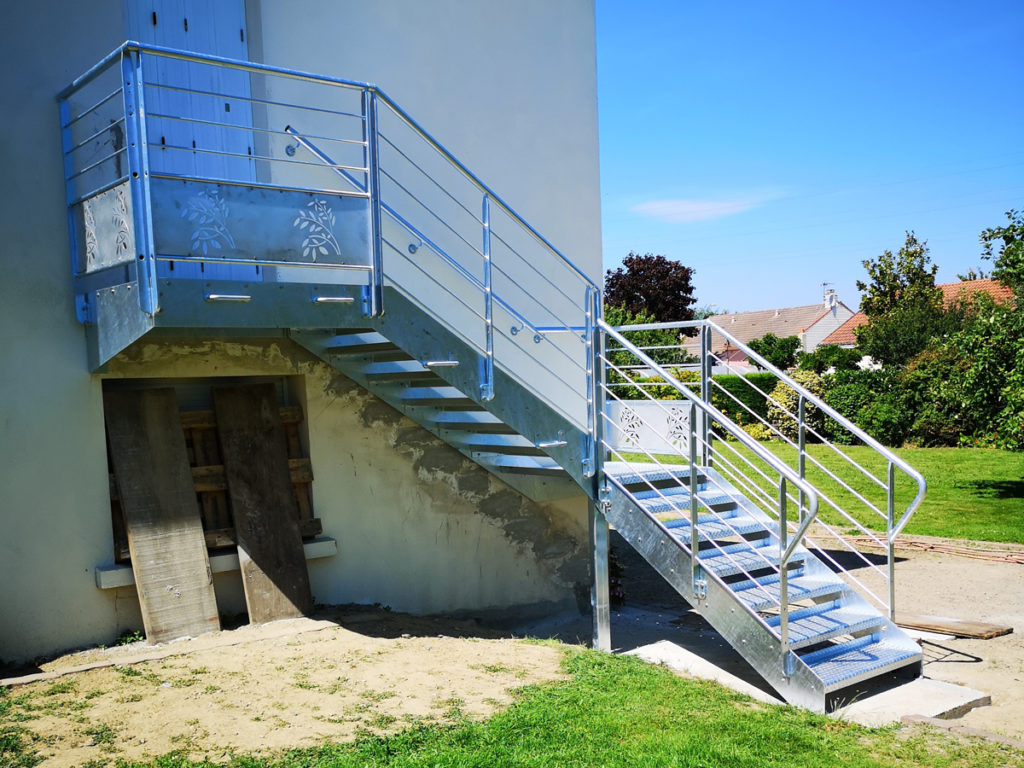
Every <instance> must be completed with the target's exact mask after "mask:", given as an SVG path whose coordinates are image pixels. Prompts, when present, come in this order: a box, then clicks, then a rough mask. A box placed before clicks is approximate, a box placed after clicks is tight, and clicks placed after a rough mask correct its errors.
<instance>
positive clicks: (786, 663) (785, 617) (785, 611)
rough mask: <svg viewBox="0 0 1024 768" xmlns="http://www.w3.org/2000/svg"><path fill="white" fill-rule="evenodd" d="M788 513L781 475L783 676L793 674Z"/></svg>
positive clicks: (780, 598) (781, 632)
mask: <svg viewBox="0 0 1024 768" xmlns="http://www.w3.org/2000/svg"><path fill="white" fill-rule="evenodd" d="M787 517H788V515H787V512H786V478H785V476H784V475H779V640H780V647H781V649H782V674H784V675H785V676H786V677H789V676H790V674H792V669H791V662H790V657H789V568H788V567H787V565H788V563H787V562H786V547H787V545H788V541H789V520H788V519H787Z"/></svg>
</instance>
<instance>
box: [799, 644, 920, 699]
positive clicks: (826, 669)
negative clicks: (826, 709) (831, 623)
mask: <svg viewBox="0 0 1024 768" xmlns="http://www.w3.org/2000/svg"><path fill="white" fill-rule="evenodd" d="M800 658H801V660H802V661H803V662H804V663H805V664H807V666H809V667H810V668H811V669H812V670H813V671H814V674H815V675H817V676H818V678H819V679H821V680H822V682H824V683H825V688H826V690H835V689H837V688H844V687H846V686H848V685H852V684H853V683H856V682H858V681H860V680H864V679H866V678H869V677H877V676H879V675H881V674H884V673H885V672H891V671H895V670H897V669H899V668H900V667H904V666H907V665H908V664H913V663H915V662H917V661H919V660H920V658H921V652H920V651H919V650H910V649H907V648H903V647H898V646H896V645H894V644H892V643H888V642H886V641H885V640H879V639H878V638H877V637H876V636H875V635H867V636H865V637H859V638H857V639H855V640H850V641H848V642H845V643H838V644H836V645H833V646H829V647H828V648H822V649H821V650H819V651H812V652H811V653H806V654H803V655H801V656H800Z"/></svg>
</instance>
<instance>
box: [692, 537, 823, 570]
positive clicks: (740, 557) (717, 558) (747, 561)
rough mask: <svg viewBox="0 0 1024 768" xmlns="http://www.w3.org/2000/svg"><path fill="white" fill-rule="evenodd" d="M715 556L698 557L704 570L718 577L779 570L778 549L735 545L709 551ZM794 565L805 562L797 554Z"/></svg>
mask: <svg viewBox="0 0 1024 768" xmlns="http://www.w3.org/2000/svg"><path fill="white" fill-rule="evenodd" d="M709 552H714V554H713V555H712V554H709V555H708V556H706V557H705V556H698V561H699V562H700V565H701V567H703V568H704V570H706V571H708V572H710V573H714V574H715V575H716V576H719V577H725V576H735V575H736V574H738V573H753V572H755V571H760V570H762V569H764V568H778V566H779V550H778V547H754V546H752V545H750V544H746V543H741V544H733V545H731V546H728V547H722V548H721V549H714V550H709ZM790 562H791V563H792V564H796V563H801V562H803V559H802V557H801V556H800V555H799V554H797V555H796V556H794V558H793V559H792V560H791V561H790Z"/></svg>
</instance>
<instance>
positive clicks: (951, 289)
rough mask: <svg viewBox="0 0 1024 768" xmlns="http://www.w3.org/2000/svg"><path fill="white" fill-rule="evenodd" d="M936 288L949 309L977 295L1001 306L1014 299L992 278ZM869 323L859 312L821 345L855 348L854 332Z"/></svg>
mask: <svg viewBox="0 0 1024 768" xmlns="http://www.w3.org/2000/svg"><path fill="white" fill-rule="evenodd" d="M935 287H936V288H938V289H939V290H940V291H942V303H943V304H945V305H946V306H947V307H948V306H949V305H950V304H952V303H953V302H955V301H959V300H961V299H966V298H969V297H971V296H973V295H974V294H976V293H987V294H988V295H989V296H991V297H992V298H993V299H994V300H995V301H996V302H998V303H1000V304H1004V303H1005V302H1007V301H1009V300H1010V299H1011V298H1013V291H1012V290H1011V289H1010V287H1009V286H1006V285H1003V284H1002V283H1000V282H999V281H998V280H993V279H992V278H991V277H986V278H982V279H981V280H957V281H956V282H953V283H941V284H939V285H937V286H935ZM867 321H868V318H867V315H865V314H864V313H863V312H857V313H856V314H855V315H853V316H852V317H850V318H849V319H848V320H847V321H846V322H845V323H843V324H842V325H840V326H839V327H838V328H836V329H835V330H834V331H832V333H830V334H829V335H828V336H826V337H825V339H824V340H823V341H822V342H821V345H822V346H824V345H826V344H837V345H839V346H840V347H846V348H847V349H851V348H853V347H854V346H856V344H857V336H856V335H855V334H854V331H855V330H856V329H857V328H860V327H861V326H862V325H864V324H865V323H867Z"/></svg>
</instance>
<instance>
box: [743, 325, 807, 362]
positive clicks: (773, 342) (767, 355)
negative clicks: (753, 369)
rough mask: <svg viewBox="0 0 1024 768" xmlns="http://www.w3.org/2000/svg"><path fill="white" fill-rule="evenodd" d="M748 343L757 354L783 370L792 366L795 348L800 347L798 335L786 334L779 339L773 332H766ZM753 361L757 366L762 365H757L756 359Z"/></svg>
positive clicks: (794, 359) (794, 360)
mask: <svg viewBox="0 0 1024 768" xmlns="http://www.w3.org/2000/svg"><path fill="white" fill-rule="evenodd" d="M748 344H749V346H750V348H751V349H752V350H754V351H755V352H757V354H759V355H760V356H761V357H763V358H764V359H765V360H767V361H768V362H769V363H771V364H772V365H774V366H775V367H776V368H780V369H781V370H783V371H784V370H786V369H787V368H792V367H793V364H794V363H795V362H796V353H797V350H799V349H800V339H799V337H797V336H786V337H784V338H781V339H780V338H779V337H778V336H776V335H775V334H774V333H766V334H765V335H764V336H762V337H761V338H760V339H753V340H751V341H750V342H748ZM753 363H754V365H756V366H757V367H758V368H763V367H764V366H762V365H759V364H758V363H757V361H756V360H755V361H753Z"/></svg>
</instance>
